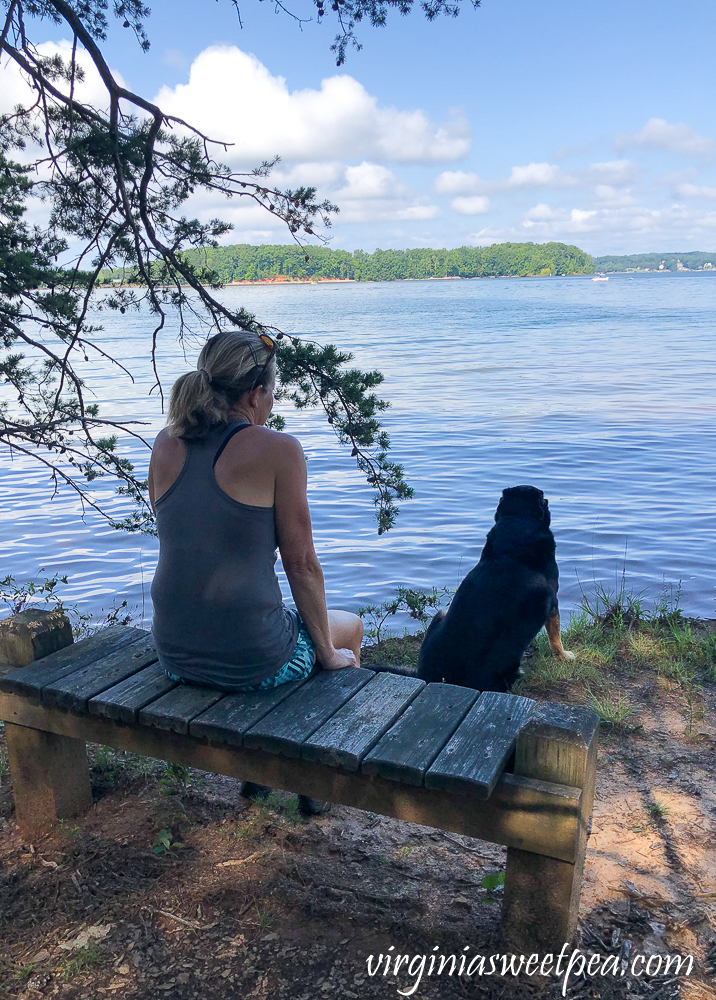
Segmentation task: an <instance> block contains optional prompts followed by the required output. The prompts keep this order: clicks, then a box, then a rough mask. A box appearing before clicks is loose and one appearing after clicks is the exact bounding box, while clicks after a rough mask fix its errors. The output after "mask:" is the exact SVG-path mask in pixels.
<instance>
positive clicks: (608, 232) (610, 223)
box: [522, 204, 716, 252]
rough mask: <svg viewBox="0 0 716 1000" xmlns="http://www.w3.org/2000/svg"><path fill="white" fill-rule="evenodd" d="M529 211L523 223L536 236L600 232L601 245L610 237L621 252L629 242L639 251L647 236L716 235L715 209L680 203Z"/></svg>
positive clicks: (662, 239)
mask: <svg viewBox="0 0 716 1000" xmlns="http://www.w3.org/2000/svg"><path fill="white" fill-rule="evenodd" d="M530 215H531V212H528V213H527V215H526V216H525V218H524V219H523V222H522V227H523V228H524V229H528V230H531V232H532V238H533V239H538V240H564V239H566V240H571V239H574V238H575V236H580V235H581V236H590V235H598V236H601V237H602V240H601V243H602V245H604V243H605V242H607V241H608V242H607V245H611V246H612V247H616V248H621V252H629V251H628V250H627V249H625V245H626V244H629V245H630V246H631V252H637V251H638V248H639V246H643V243H644V240H645V239H650V240H658V241H660V242H663V243H667V242H673V241H674V240H684V239H686V240H689V241H691V242H694V241H700V240H703V241H709V242H711V243H712V242H713V239H714V235H716V212H713V211H712V212H707V213H704V212H699V211H698V210H696V209H687V208H686V207H685V206H684V205H678V204H674V205H670V206H668V207H666V208H661V209H652V208H647V207H646V206H644V205H627V206H622V207H618V208H611V207H604V208H596V209H584V208H572V209H555V210H554V211H553V212H552V213H551V215H549V217H547V216H545V217H544V218H541V219H540V218H538V217H536V216H534V215H533V216H532V217H529V216H530ZM582 245H584V244H582ZM699 249H700V248H699ZM614 252H620V251H619V250H618V249H615V250H614Z"/></svg>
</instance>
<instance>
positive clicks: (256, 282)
mask: <svg viewBox="0 0 716 1000" xmlns="http://www.w3.org/2000/svg"><path fill="white" fill-rule="evenodd" d="M709 273H714V274H716V269H714V271H713V272H709V270H708V269H704V270H702V269H698V270H696V269H694V270H689V269H688V268H685V269H684V270H683V271H670V270H668V269H665V270H663V271H659V270H657V269H655V270H653V271H651V270H647V269H638V270H637V269H634V268H631V269H629V270H628V271H594V272H592V273H591V274H480V275H474V276H471V277H469V278H468V277H464V276H463V275H461V274H445V275H439V276H437V277H428V278H323V277H321V278H289V277H284V276H279V277H276V278H245V279H242V280H241V281H227V282H225V283H224V284H223V285H222V286H221V287H222V288H238V287H242V286H264V287H266V286H270V287H273V288H276V287H278V288H280V287H285V286H286V285H380V284H391V285H392V284H399V283H401V282H405V281H494V280H498V279H514V278H527V279H529V280H534V279H538V280H551V279H553V278H584V279H586V280H591V279H592V278H593V277H594V275H595V274H607V275H613V274H628V275H629V276H630V277H633V276H634V275H635V274H709ZM143 287H144V286H143V285H133V284H130V283H128V282H127V283H125V282H120V283H118V284H113V285H99V286H98V288H99V289H104V290H108V289H113V288H114V289H116V288H143ZM163 287H167V288H170V287H176V286H175V285H167V286H163ZM180 287H181V288H190V287H191V286H190V285H188V284H182V285H181V286H180ZM207 287H208V286H207Z"/></svg>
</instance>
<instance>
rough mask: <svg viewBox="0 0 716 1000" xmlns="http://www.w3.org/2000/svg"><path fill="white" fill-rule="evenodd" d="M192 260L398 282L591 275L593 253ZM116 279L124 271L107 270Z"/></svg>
mask: <svg viewBox="0 0 716 1000" xmlns="http://www.w3.org/2000/svg"><path fill="white" fill-rule="evenodd" d="M185 257H186V259H187V262H188V263H189V264H191V265H192V266H193V267H196V268H201V269H202V270H203V271H204V272H205V273H206V272H213V273H214V274H215V276H216V279H217V281H219V282H221V283H223V284H228V283H229V282H232V281H261V280H266V279H271V278H278V277H285V278H293V279H311V278H316V279H318V278H334V279H335V278H342V279H351V280H353V281H397V280H405V279H409V278H413V279H421V278H422V279H424V278H452V277H456V278H492V277H507V276H514V277H530V276H534V275H545V276H546V275H558V274H591V273H592V271H593V270H594V265H593V262H592V258H591V257H590V256H589V254H587V253H585V252H584V251H583V250H580V249H579V248H578V247H575V246H568V245H567V244H565V243H497V244H495V245H494V246H489V247H467V246H466V247H457V248H456V249H453V250H446V249H440V250H432V249H427V248H419V249H413V250H375V251H374V252H373V253H366V252H365V251H364V250H354V251H348V250H331V249H330V248H329V247H325V246H313V245H311V246H306V247H300V246H295V245H294V246H292V245H285V246H284V245H276V246H271V245H268V246H250V245H248V244H238V245H236V246H225V247H207V248H204V249H200V250H199V249H197V250H190V251H188V252H187V253H186V254H185ZM104 277H105V281H107V282H111V281H112V280H117V278H118V277H129V275H125V274H121V275H118V274H117V273H115V274H114V275H110V274H109V273H108V272H107V273H106V274H105V275H104Z"/></svg>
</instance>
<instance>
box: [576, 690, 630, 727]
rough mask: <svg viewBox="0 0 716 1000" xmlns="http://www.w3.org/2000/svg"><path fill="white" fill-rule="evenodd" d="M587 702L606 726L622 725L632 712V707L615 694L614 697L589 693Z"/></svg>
mask: <svg viewBox="0 0 716 1000" xmlns="http://www.w3.org/2000/svg"><path fill="white" fill-rule="evenodd" d="M587 704H588V705H589V707H590V708H591V709H593V710H594V711H595V712H596V713H597V715H598V716H599V718H600V719H601V720H602V722H603V723H604V724H605V725H608V726H623V725H624V723H625V722H626V721H627V719H628V718H629V717H630V716H631V715H633V714H634V709H633V708H630V707H629V705H628V704H627V702H626V701H625V700H624V698H623V697H622V696H621V695H617V697H616V698H615V697H613V696H612V695H608V694H607V695H603V696H601V697H598V696H597V695H595V694H590V695H589V698H588V700H587Z"/></svg>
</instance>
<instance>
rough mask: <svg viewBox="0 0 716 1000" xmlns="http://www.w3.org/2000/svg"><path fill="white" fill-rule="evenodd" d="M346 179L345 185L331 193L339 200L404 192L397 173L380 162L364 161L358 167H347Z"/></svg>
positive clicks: (385, 195) (378, 196)
mask: <svg viewBox="0 0 716 1000" xmlns="http://www.w3.org/2000/svg"><path fill="white" fill-rule="evenodd" d="M345 181H346V183H345V186H344V187H342V188H341V189H340V190H339V191H336V192H335V194H333V195H331V197H333V198H335V199H336V200H337V201H339V202H340V201H341V200H343V199H348V198H395V197H398V196H400V195H401V194H402V192H403V187H402V185H401V184H399V183H398V181H397V180H396V177H395V175H394V174H393V173H392V172H391V171H390V170H388V168H387V167H383V166H381V165H380V164H378V163H366V162H365V161H364V162H363V163H361V164H359V166H357V167H347V168H346V171H345Z"/></svg>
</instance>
